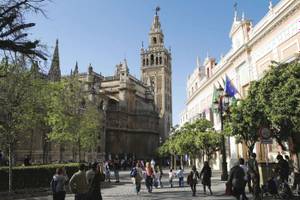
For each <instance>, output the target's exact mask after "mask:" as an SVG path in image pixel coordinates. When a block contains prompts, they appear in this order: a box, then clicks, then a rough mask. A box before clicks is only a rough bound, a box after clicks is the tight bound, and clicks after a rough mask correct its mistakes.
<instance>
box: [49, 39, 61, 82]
mask: <svg viewBox="0 0 300 200" xmlns="http://www.w3.org/2000/svg"><path fill="white" fill-rule="evenodd" d="M48 76H49V79H50V80H51V81H59V80H60V78H61V72H60V65H59V52H58V39H56V45H55V49H54V53H53V58H52V63H51V67H50V70H49V73H48Z"/></svg>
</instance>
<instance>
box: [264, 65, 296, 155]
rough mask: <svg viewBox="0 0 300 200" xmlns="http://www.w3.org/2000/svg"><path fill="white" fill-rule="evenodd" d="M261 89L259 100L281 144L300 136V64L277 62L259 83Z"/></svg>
mask: <svg viewBox="0 0 300 200" xmlns="http://www.w3.org/2000/svg"><path fill="white" fill-rule="evenodd" d="M259 89H260V90H259V93H258V96H259V100H260V102H261V103H262V105H263V106H264V112H265V113H266V116H267V117H268V119H269V120H270V123H271V127H272V128H273V133H274V137H275V138H276V139H277V141H278V142H279V143H280V144H281V141H285V140H287V139H288V138H289V137H292V138H293V137H295V136H296V135H297V134H299V133H300V125H299V122H300V112H299V111H300V103H299V100H300V64H299V63H298V62H293V63H285V64H278V63H274V64H273V66H271V69H270V70H269V71H268V72H267V73H266V75H265V76H264V78H263V79H261V80H260V88H259ZM294 139H296V138H294ZM299 150H300V149H299Z"/></svg>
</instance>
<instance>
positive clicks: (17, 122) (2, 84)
mask: <svg viewBox="0 0 300 200" xmlns="http://www.w3.org/2000/svg"><path fill="white" fill-rule="evenodd" d="M3 65H5V66H4V68H5V69H6V76H5V78H0V91H1V93H0V130H1V131H0V138H1V141H0V142H2V146H4V147H5V148H6V149H8V152H9V192H11V191H12V165H13V157H14V149H15V146H16V144H17V141H18V139H19V138H20V137H21V136H22V137H23V136H24V135H23V134H25V133H26V131H25V130H27V129H28V127H29V126H30V124H28V122H27V118H28V115H29V110H30V108H31V107H32V106H33V105H32V101H30V98H31V91H32V87H33V84H32V79H31V73H30V72H29V71H28V70H27V69H26V68H24V67H21V66H20V65H19V64H17V65H13V64H8V62H2V63H0V66H3Z"/></svg>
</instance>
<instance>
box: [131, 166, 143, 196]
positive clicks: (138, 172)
mask: <svg viewBox="0 0 300 200" xmlns="http://www.w3.org/2000/svg"><path fill="white" fill-rule="evenodd" d="M130 176H131V178H132V182H133V184H134V185H135V192H136V194H137V195H138V194H139V192H140V191H141V184H142V180H143V170H142V168H141V166H140V164H139V163H136V166H135V167H133V168H132V169H131V172H130Z"/></svg>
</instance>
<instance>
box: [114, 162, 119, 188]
mask: <svg viewBox="0 0 300 200" xmlns="http://www.w3.org/2000/svg"><path fill="white" fill-rule="evenodd" d="M119 170H120V161H119V158H118V157H116V159H115V160H114V174H115V178H116V183H119V182H120V176H119Z"/></svg>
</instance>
